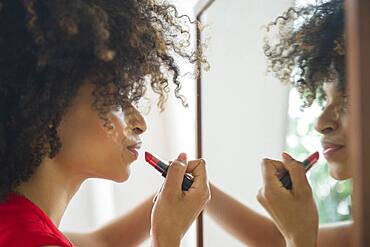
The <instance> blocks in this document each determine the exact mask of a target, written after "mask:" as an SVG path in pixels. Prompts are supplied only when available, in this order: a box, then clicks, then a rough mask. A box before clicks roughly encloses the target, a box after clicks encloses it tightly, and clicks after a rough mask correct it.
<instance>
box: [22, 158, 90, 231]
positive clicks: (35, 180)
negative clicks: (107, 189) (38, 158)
mask: <svg viewBox="0 0 370 247" xmlns="http://www.w3.org/2000/svg"><path fill="white" fill-rule="evenodd" d="M61 167H63V166H62V165H59V164H57V163H55V162H53V161H51V160H44V161H43V162H42V163H41V165H40V166H39V167H38V168H37V169H36V171H35V173H34V174H33V175H32V177H31V178H30V179H29V180H28V181H27V182H24V183H22V184H21V185H19V186H18V187H17V188H16V189H15V192H17V193H19V194H21V195H23V196H25V197H26V198H27V199H29V200H30V201H32V202H33V203H34V204H36V205H37V206H38V207H39V208H40V209H41V210H42V211H43V212H44V213H45V214H46V215H48V216H49V218H50V219H51V220H52V222H53V223H54V224H55V225H56V226H57V227H59V224H60V221H61V219H62V216H63V214H64V211H65V209H66V208H67V206H68V204H69V202H70V200H71V199H72V197H73V196H74V194H75V193H76V192H77V190H78V189H79V187H80V185H81V183H82V182H83V181H84V180H85V179H84V178H82V177H81V176H80V177H78V176H71V172H66V171H63V170H62V169H61Z"/></svg>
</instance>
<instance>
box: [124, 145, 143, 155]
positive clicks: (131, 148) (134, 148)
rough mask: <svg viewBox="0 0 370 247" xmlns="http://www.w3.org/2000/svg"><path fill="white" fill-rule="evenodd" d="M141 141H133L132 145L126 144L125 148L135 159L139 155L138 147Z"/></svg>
mask: <svg viewBox="0 0 370 247" xmlns="http://www.w3.org/2000/svg"><path fill="white" fill-rule="evenodd" d="M141 144H142V143H141V142H138V143H135V144H134V145H130V146H127V149H128V150H129V151H130V152H131V153H132V154H133V155H134V156H135V159H137V157H138V156H139V151H138V150H139V149H140V148H141Z"/></svg>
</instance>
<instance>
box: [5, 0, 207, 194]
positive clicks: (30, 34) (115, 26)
mask: <svg viewBox="0 0 370 247" xmlns="http://www.w3.org/2000/svg"><path fill="white" fill-rule="evenodd" d="M189 22H190V23H193V22H192V21H191V20H190V19H189V18H188V17H187V16H179V15H178V13H177V10H176V8H175V7H174V6H173V5H170V4H168V3H166V2H162V3H157V2H156V1H154V0H89V1H87V0H73V1H68V0H37V1H36V0H0V52H1V55H0V200H1V201H4V200H5V198H6V197H7V195H8V193H9V192H10V191H12V190H14V188H15V187H16V186H18V185H19V184H20V183H21V182H23V181H27V180H28V179H29V178H30V177H31V176H32V174H33V172H34V171H35V169H36V168H37V167H38V166H39V165H40V163H41V161H42V159H43V158H44V157H46V156H47V157H49V158H53V157H54V156H55V155H56V154H57V153H58V151H59V150H60V148H61V145H62V144H61V141H60V138H59V137H58V133H57V128H58V126H59V124H60V121H61V119H62V117H63V114H64V113H65V112H66V109H67V108H68V106H69V105H70V103H71V101H72V99H73V98H74V97H75V95H76V93H77V91H78V89H79V88H80V87H81V85H82V84H84V83H85V82H86V81H89V82H91V83H93V84H94V85H95V87H96V88H95V90H94V92H93V95H94V97H95V101H94V103H93V107H94V109H95V110H96V111H97V112H98V115H99V117H100V118H101V119H102V120H104V122H105V126H106V127H108V128H112V126H111V125H110V123H109V118H108V117H107V116H108V115H107V114H108V113H109V112H110V111H111V109H112V107H125V106H127V104H135V103H137V102H138V101H139V99H140V98H141V97H142V96H143V95H144V93H145V91H146V85H147V84H149V85H150V86H151V88H152V89H153V90H154V92H156V93H157V94H158V95H159V101H158V105H159V107H160V109H161V110H163V108H164V104H165V101H166V98H167V94H168V93H169V91H170V89H169V87H170V85H169V82H172V83H174V84H175V95H176V97H177V98H179V99H180V100H181V101H182V103H183V104H184V105H186V102H185V98H184V97H183V96H182V95H181V94H180V92H179V90H180V88H181V83H180V81H179V78H180V77H181V74H180V69H179V67H178V65H177V63H176V61H177V60H176V59H177V58H180V59H184V60H185V61H187V62H188V63H195V62H196V61H199V60H198V58H199V57H198V56H197V54H196V53H195V52H194V51H192V49H191V47H190V46H189V40H190V36H189V31H188V30H189ZM199 59H201V58H199ZM112 86H113V88H114V90H113V91H112Z"/></svg>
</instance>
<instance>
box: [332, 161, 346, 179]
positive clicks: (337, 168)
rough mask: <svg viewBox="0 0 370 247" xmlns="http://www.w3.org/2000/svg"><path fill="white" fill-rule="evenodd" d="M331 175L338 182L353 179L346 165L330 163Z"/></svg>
mask: <svg viewBox="0 0 370 247" xmlns="http://www.w3.org/2000/svg"><path fill="white" fill-rule="evenodd" d="M329 173H330V176H331V177H332V178H334V179H336V180H346V179H349V178H351V177H352V175H351V173H350V171H348V168H347V166H346V164H339V163H334V162H331V163H329Z"/></svg>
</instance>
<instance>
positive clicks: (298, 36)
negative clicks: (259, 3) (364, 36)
mask: <svg viewBox="0 0 370 247" xmlns="http://www.w3.org/2000/svg"><path fill="white" fill-rule="evenodd" d="M344 46H345V45H344V3H343V0H330V1H317V2H316V4H314V5H306V6H303V7H300V8H289V9H288V10H287V11H286V12H285V13H284V14H283V15H281V16H279V17H277V18H276V20H275V21H274V22H272V23H270V24H269V25H267V35H266V38H265V42H264V52H265V55H266V56H267V59H268V68H269V71H270V72H272V73H273V74H274V75H275V76H276V77H277V78H278V79H280V80H281V81H282V82H285V83H289V84H292V85H293V86H294V87H296V88H297V89H298V92H299V93H300V95H301V99H302V100H303V105H302V107H309V106H311V104H312V103H313V101H314V100H315V99H317V100H318V101H319V103H322V100H323V99H324V97H325V95H324V93H323V87H322V86H323V84H324V83H325V82H333V81H336V82H337V84H336V85H337V87H338V88H337V89H338V90H339V91H340V92H342V93H343V95H345V92H346V80H345V77H346V73H345V48H344Z"/></svg>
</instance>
